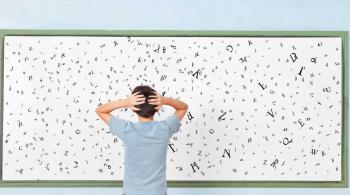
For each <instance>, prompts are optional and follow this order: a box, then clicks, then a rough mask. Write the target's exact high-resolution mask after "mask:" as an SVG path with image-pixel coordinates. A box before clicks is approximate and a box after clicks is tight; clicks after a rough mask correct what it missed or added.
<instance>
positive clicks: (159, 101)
mask: <svg viewBox="0 0 350 195" xmlns="http://www.w3.org/2000/svg"><path fill="white" fill-rule="evenodd" d="M155 94H156V95H150V96H148V97H149V98H151V97H152V98H151V99H148V100H147V102H148V104H153V105H157V107H155V109H156V110H157V112H158V111H159V109H160V108H161V107H162V106H163V104H164V99H163V96H162V95H160V94H159V93H158V92H157V91H156V92H155Z"/></svg>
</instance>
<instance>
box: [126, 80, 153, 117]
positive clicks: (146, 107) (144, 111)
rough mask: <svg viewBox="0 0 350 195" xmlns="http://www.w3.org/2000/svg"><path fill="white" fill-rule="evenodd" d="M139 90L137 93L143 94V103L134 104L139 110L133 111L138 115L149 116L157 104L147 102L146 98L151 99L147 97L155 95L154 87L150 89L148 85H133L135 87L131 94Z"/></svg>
mask: <svg viewBox="0 0 350 195" xmlns="http://www.w3.org/2000/svg"><path fill="white" fill-rule="evenodd" d="M138 91H139V94H138V95H141V94H143V96H144V97H145V103H143V104H139V105H135V107H136V108H139V109H140V110H138V111H135V112H136V113H137V114H138V115H139V116H141V117H145V118H148V117H151V116H153V115H154V113H156V111H157V110H156V109H155V107H157V105H153V104H148V102H147V100H148V99H152V98H154V97H152V98H149V96H150V95H156V93H155V92H156V91H155V90H154V89H152V88H151V87H149V86H148V85H139V86H137V87H135V89H134V90H133V91H132V94H134V93H136V92H138Z"/></svg>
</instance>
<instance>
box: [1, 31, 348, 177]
mask: <svg viewBox="0 0 350 195" xmlns="http://www.w3.org/2000/svg"><path fill="white" fill-rule="evenodd" d="M341 47H342V46H341V38H338V37H103V36H94V37H93V36H6V37H5V40H4V91H3V93H4V102H3V109H4V110H3V151H2V152H3V161H2V163H3V164H2V170H3V180H122V179H123V171H124V169H123V167H124V165H123V160H124V153H123V142H122V141H121V140H120V139H119V138H117V137H113V136H112V135H111V134H110V132H109V129H108V127H107V126H106V125H105V124H104V123H103V122H102V121H101V120H99V118H98V116H97V115H96V113H95V109H96V107H97V106H98V104H100V103H107V102H108V101H110V100H116V99H119V98H125V97H127V96H128V95H130V93H131V91H132V89H133V88H134V87H136V86H137V85H141V84H143V85H149V86H152V87H154V89H156V90H157V91H158V92H159V93H161V94H162V93H164V96H171V97H173V98H180V99H181V100H183V101H184V102H186V103H187V104H188V105H189V110H188V113H187V115H186V116H185V117H184V119H183V120H182V125H181V129H180V131H179V132H178V133H177V134H175V135H174V136H173V137H172V138H171V139H170V141H169V147H168V156H167V173H166V174H167V179H168V180H207V181H221V180H226V181H238V180H240V181H242V180H246V181H260V180H270V181H340V180H341V145H342V143H341V135H342V124H341V123H342V121H341V118H342V57H341V56H342V53H341ZM160 113H161V115H155V120H162V119H165V118H166V117H167V116H168V115H169V114H172V113H173V109H172V108H170V107H167V106H164V107H163V108H162V110H161V111H160ZM113 114H114V115H115V116H118V117H121V118H123V119H127V120H131V121H137V116H136V115H135V114H133V113H132V112H131V111H130V110H129V109H121V110H116V111H114V112H113Z"/></svg>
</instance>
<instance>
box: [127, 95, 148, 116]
mask: <svg viewBox="0 0 350 195" xmlns="http://www.w3.org/2000/svg"><path fill="white" fill-rule="evenodd" d="M139 93H140V92H139V91H138V92H136V93H134V94H131V95H130V96H129V97H128V98H127V99H126V100H127V102H128V107H129V108H130V109H131V110H133V111H138V110H140V109H139V108H136V107H135V105H139V104H143V103H145V100H146V98H145V97H144V96H143V94H139ZM137 94H139V95H137Z"/></svg>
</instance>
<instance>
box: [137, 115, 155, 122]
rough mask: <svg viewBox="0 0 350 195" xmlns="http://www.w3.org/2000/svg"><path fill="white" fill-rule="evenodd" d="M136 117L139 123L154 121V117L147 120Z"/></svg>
mask: <svg viewBox="0 0 350 195" xmlns="http://www.w3.org/2000/svg"><path fill="white" fill-rule="evenodd" d="M138 117H139V122H140V123H143V122H151V121H154V117H153V116H151V117H149V118H144V117H141V116H138Z"/></svg>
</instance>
